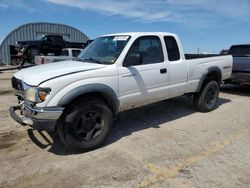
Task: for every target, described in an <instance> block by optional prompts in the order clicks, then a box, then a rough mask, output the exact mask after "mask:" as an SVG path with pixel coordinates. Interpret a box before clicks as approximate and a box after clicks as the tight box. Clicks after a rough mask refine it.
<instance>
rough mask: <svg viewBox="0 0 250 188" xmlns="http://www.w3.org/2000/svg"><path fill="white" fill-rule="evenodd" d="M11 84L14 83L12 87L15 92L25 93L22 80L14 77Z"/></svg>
mask: <svg viewBox="0 0 250 188" xmlns="http://www.w3.org/2000/svg"><path fill="white" fill-rule="evenodd" d="M11 83H12V87H13V88H14V89H15V90H21V91H23V85H22V81H21V80H19V79H17V78H15V77H12V79H11Z"/></svg>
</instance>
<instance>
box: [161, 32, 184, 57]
mask: <svg viewBox="0 0 250 188" xmlns="http://www.w3.org/2000/svg"><path fill="white" fill-rule="evenodd" d="M164 41H165V45H166V48H167V52H168V60H169V61H177V60H179V59H180V50H179V47H178V44H177V42H176V40H175V38H174V37H172V36H165V37H164Z"/></svg>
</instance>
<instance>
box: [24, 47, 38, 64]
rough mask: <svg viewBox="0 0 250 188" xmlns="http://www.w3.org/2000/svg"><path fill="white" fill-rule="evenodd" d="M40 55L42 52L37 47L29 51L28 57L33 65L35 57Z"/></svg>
mask: <svg viewBox="0 0 250 188" xmlns="http://www.w3.org/2000/svg"><path fill="white" fill-rule="evenodd" d="M39 54H40V50H39V49H38V48H36V47H31V48H30V49H29V50H28V51H27V55H28V57H29V58H30V59H31V64H34V63H35V56H37V55H39Z"/></svg>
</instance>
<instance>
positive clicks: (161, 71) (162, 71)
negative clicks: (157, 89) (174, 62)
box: [160, 69, 168, 74]
mask: <svg viewBox="0 0 250 188" xmlns="http://www.w3.org/2000/svg"><path fill="white" fill-rule="evenodd" d="M167 72H168V71H167V69H160V73H161V74H165V73H167Z"/></svg>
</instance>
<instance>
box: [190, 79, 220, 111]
mask: <svg viewBox="0 0 250 188" xmlns="http://www.w3.org/2000/svg"><path fill="white" fill-rule="evenodd" d="M212 87H215V88H216V100H215V101H214V103H213V104H212V105H208V104H207V103H206V95H207V92H208V90H209V89H211V88H212ZM218 98H219V85H218V83H217V82H216V81H209V82H208V83H207V84H206V85H205V87H204V88H203V89H202V90H201V92H199V93H198V94H196V95H195V97H194V102H195V106H196V108H197V109H198V110H200V111H201V112H210V111H212V110H214V109H216V108H217V106H218Z"/></svg>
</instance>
